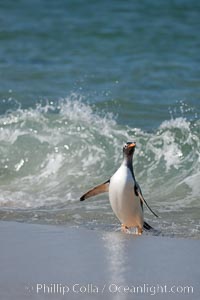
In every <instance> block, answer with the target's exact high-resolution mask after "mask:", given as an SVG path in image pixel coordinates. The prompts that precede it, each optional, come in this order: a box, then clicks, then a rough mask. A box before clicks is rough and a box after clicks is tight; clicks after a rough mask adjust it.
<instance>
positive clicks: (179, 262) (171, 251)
mask: <svg viewBox="0 0 200 300" xmlns="http://www.w3.org/2000/svg"><path fill="white" fill-rule="evenodd" d="M0 243H1V256H0V267H1V275H0V298H1V299H4V300H6V299H15V300H24V299H81V300H82V299H193V300H194V299H199V297H200V287H199V278H200V270H199V263H198V261H199V253H200V241H199V240H192V239H191V240H190V239H176V238H168V237H159V236H147V235H145V234H144V235H143V236H141V237H136V236H133V235H129V234H124V233H121V232H100V231H94V230H86V229H82V228H76V227H69V226H68V227H64V226H51V225H48V226H47V225H37V224H25V223H17V222H3V221H2V222H1V223H0Z"/></svg>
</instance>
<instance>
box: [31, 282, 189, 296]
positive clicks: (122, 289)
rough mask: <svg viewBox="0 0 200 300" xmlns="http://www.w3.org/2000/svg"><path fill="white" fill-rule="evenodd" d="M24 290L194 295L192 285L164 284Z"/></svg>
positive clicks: (46, 286) (33, 290) (41, 285)
mask: <svg viewBox="0 0 200 300" xmlns="http://www.w3.org/2000/svg"><path fill="white" fill-rule="evenodd" d="M26 290H28V292H29V293H34V294H37V295H63V296H64V295H68V294H70V293H71V294H77V295H82V294H106V293H107V294H113V295H117V294H118V295H120V294H121V295H122V294H136V295H139V294H140V295H142V294H143V295H144V294H146V295H151V296H155V295H159V294H160V295H163V294H171V295H172V296H173V295H175V294H179V295H180V294H182V295H191V294H193V293H194V287H193V286H192V285H165V284H155V285H152V284H148V283H144V284H140V285H134V284H130V285H126V284H121V285H120V284H116V283H109V284H107V283H105V284H94V283H86V284H80V283H73V284H61V283H50V284H49V283H48V284H46V283H37V284H36V285H34V286H31V287H29V286H27V287H26Z"/></svg>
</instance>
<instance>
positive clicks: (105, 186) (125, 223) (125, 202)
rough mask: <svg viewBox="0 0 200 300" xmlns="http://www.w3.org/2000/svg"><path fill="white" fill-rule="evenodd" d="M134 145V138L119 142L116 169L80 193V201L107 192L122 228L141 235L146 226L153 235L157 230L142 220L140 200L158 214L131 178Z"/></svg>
mask: <svg viewBox="0 0 200 300" xmlns="http://www.w3.org/2000/svg"><path fill="white" fill-rule="evenodd" d="M135 147H136V143H135V142H127V143H126V144H125V145H124V146H123V161H122V164H121V166H120V167H119V169H118V170H117V171H116V172H115V173H114V174H113V175H112V176H111V178H110V179H108V180H107V181H105V182H103V183H102V184H100V185H98V186H95V187H94V188H92V189H90V190H89V191H87V192H86V193H85V194H84V195H82V196H81V197H80V201H84V200H85V199H88V198H90V197H93V196H96V195H99V194H101V193H105V192H108V194H109V201H110V204H111V207H112V210H113V212H114V214H115V215H116V217H117V218H118V219H119V221H120V222H121V230H122V231H123V232H125V233H129V234H136V235H141V234H142V233H143V230H146V231H148V232H151V233H152V234H153V235H160V231H159V230H156V229H154V228H153V227H152V226H151V225H149V224H148V223H147V222H146V221H145V220H144V208H143V206H144V204H145V205H146V206H147V208H148V209H149V210H150V211H151V213H152V214H153V215H154V216H155V217H157V218H158V215H157V214H156V213H155V212H154V211H153V210H152V209H151V207H150V206H149V205H148V203H147V202H146V200H145V199H144V197H143V194H142V191H141V188H140V186H139V184H138V182H137V181H136V179H135V174H134V170H133V154H134V152H135Z"/></svg>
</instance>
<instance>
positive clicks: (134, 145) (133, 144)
mask: <svg viewBox="0 0 200 300" xmlns="http://www.w3.org/2000/svg"><path fill="white" fill-rule="evenodd" d="M134 147H136V143H131V144H130V145H128V148H134Z"/></svg>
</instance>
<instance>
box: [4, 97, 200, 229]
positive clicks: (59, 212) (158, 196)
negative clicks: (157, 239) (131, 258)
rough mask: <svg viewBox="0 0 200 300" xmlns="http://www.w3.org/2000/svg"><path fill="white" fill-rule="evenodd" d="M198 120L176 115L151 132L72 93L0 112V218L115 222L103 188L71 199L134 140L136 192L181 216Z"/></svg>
mask: <svg viewBox="0 0 200 300" xmlns="http://www.w3.org/2000/svg"><path fill="white" fill-rule="evenodd" d="M199 128H200V123H199V120H198V119H196V118H195V119H194V120H188V119H187V118H186V117H185V116H183V115H182V116H178V117H175V118H174V117H172V118H171V119H169V120H165V121H164V122H163V123H162V124H161V125H160V126H159V127H158V128H157V130H156V131H155V132H145V131H143V130H141V129H140V128H130V127H129V126H125V125H124V126H122V125H119V124H118V123H117V121H116V119H115V117H114V116H113V115H112V114H105V113H102V112H99V113H98V112H94V110H93V108H92V106H90V105H89V104H85V103H84V102H83V100H82V99H81V97H80V96H77V95H76V94H72V95H71V96H70V97H68V98H67V99H62V100H60V101H58V102H57V103H54V102H50V103H47V104H46V105H44V106H42V105H37V107H36V108H30V109H26V110H23V109H21V108H18V109H16V110H14V111H9V113H7V114H5V115H3V116H1V117H0V207H1V209H2V213H1V218H5V219H9V216H10V217H11V215H12V216H13V218H16V219H17V218H18V217H17V216H19V215H20V218H22V219H23V217H24V219H27V218H30V219H33V220H35V219H38V220H39V219H42V218H43V219H42V220H43V221H45V220H46V222H53V223H56V222H61V223H62V222H67V221H72V222H73V221H74V222H79V223H81V222H84V220H86V219H87V220H88V219H89V218H91V220H96V222H97V223H98V222H100V220H102V216H103V220H104V223H106V224H109V223H110V221H111V220H113V222H114V223H115V222H116V220H115V219H114V217H111V216H112V212H111V210H110V207H109V204H108V202H107V200H106V202H105V201H104V199H105V198H106V196H103V197H101V198H100V199H99V200H96V201H95V202H93V203H92V202H88V204H84V205H83V206H81V205H82V204H81V205H80V203H79V202H78V199H79V196H80V195H81V194H82V193H83V192H84V191H86V190H87V188H90V187H91V186H93V185H95V184H98V183H99V182H102V181H104V180H106V179H108V178H109V177H110V176H111V175H112V174H113V173H114V171H115V170H116V169H117V168H118V166H119V165H120V163H121V159H122V151H121V148H122V145H123V144H124V142H126V141H131V140H136V142H137V148H136V153H135V155H134V168H135V173H136V177H137V180H138V181H139V182H140V185H141V186H142V189H143V193H144V194H145V195H147V196H146V198H148V201H149V203H150V204H151V205H153V206H154V208H155V209H157V211H158V212H159V213H160V214H161V215H163V216H166V214H167V213H168V212H169V211H170V212H171V213H172V215H173V214H174V215H175V214H176V220H177V218H178V220H179V221H180V222H181V215H182V213H183V211H184V210H188V209H190V208H191V207H194V208H195V207H199V194H200V188H199V184H198V182H199V179H200V167H199V166H200V164H199V161H200V151H199V149H200V140H199ZM86 208H87V211H86ZM63 209H64V212H63ZM19 210H20V211H19ZM35 210H36V211H37V213H35V212H34V211H35ZM99 210H100V211H101V212H99ZM22 211H23V213H22ZM50 211H51V213H50ZM106 211H107V213H105V212H106ZM194 213H195V212H193V211H192V212H191V213H190V214H191V219H192V215H193V214H194ZM85 214H87V218H85ZM177 214H178V217H177ZM35 215H37V217H36V216H35ZM74 216H76V217H74ZM77 216H79V217H78V218H77ZM147 217H148V213H147ZM11 218H12V217H11ZM112 218H113V219H112ZM92 222H93V221H92ZM93 225H94V224H93ZM156 225H157V224H156ZM168 226H169V227H170V226H171V225H170V224H168ZM176 230H177V229H176ZM192 230H193V231H194V226H193V227H192V228H191V231H192Z"/></svg>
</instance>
